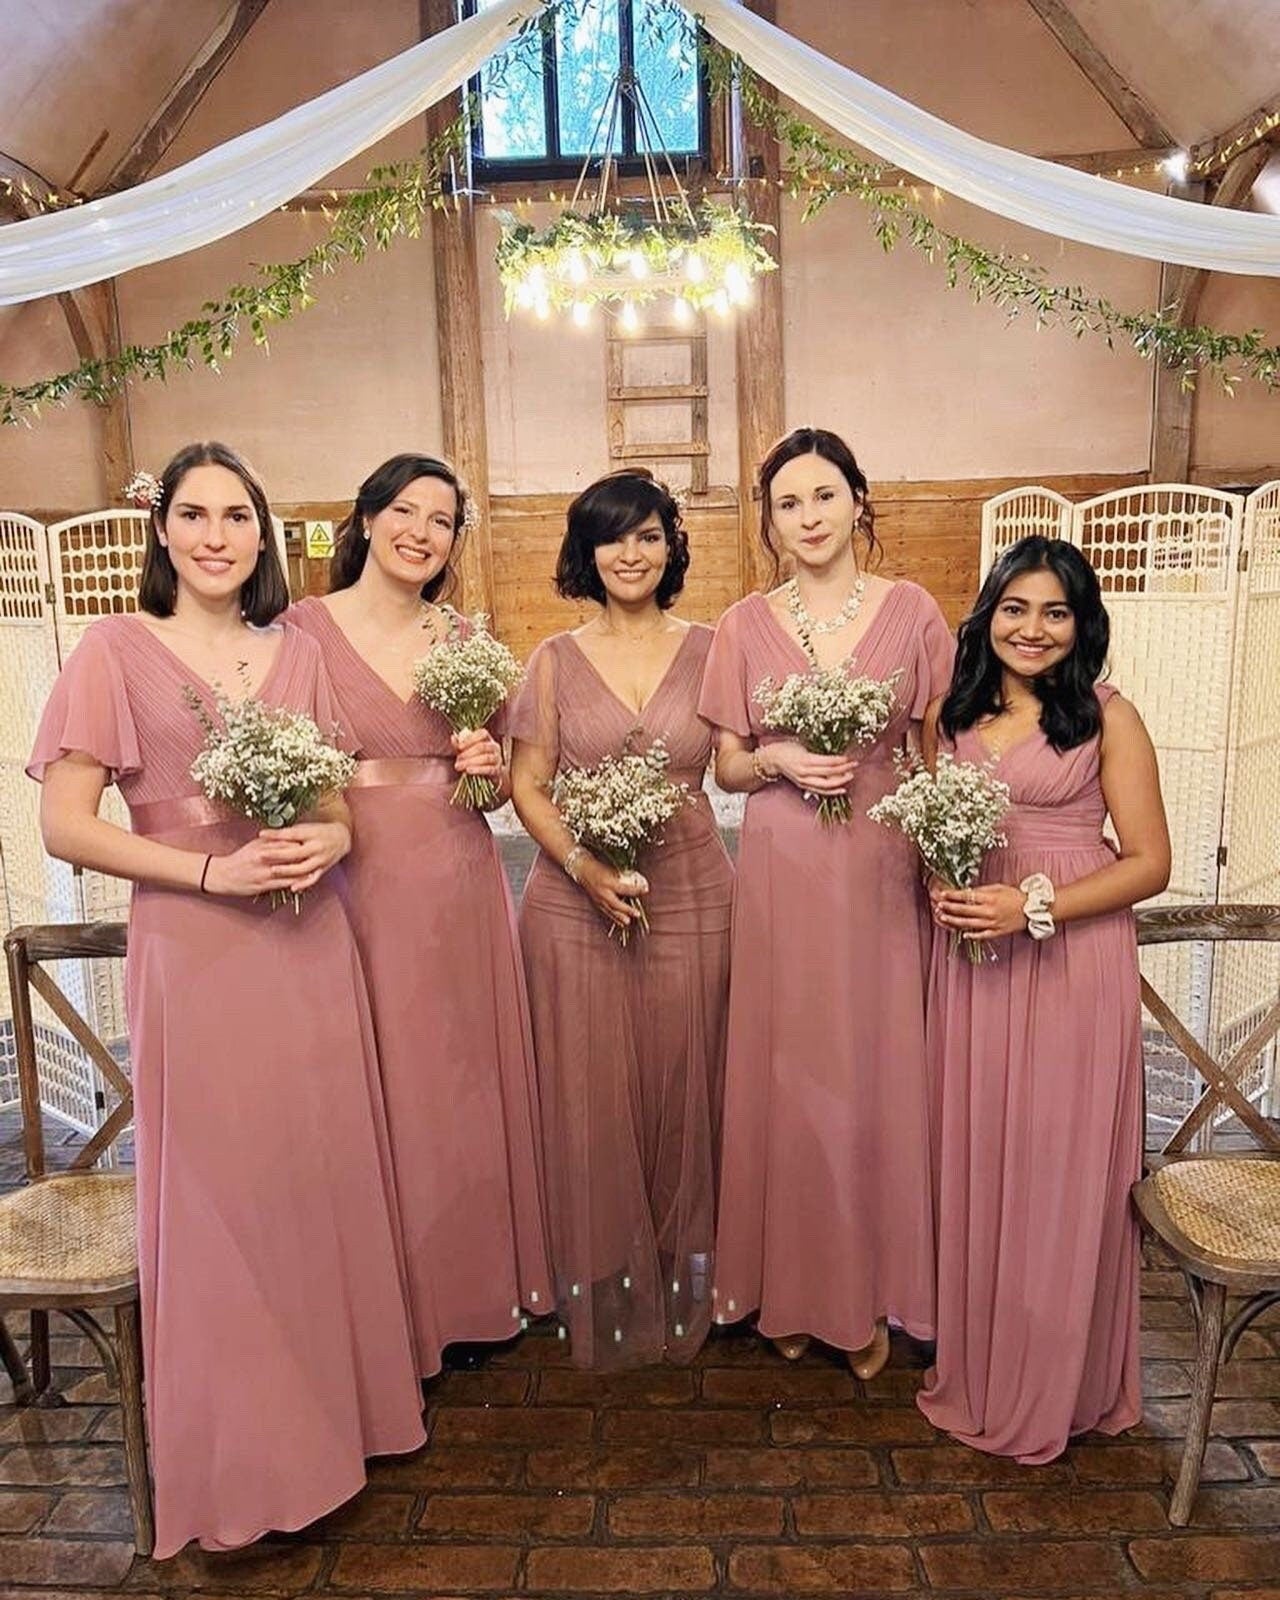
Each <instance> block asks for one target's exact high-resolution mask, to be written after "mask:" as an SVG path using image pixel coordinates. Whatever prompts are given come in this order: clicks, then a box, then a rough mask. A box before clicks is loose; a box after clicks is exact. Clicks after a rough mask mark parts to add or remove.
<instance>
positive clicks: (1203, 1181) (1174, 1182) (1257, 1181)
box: [1151, 1156, 1280, 1264]
mask: <svg viewBox="0 0 1280 1600" xmlns="http://www.w3.org/2000/svg"><path fill="white" fill-rule="evenodd" d="M1151 1183H1152V1187H1153V1188H1154V1189H1155V1192H1156V1194H1157V1195H1158V1197H1159V1199H1160V1202H1161V1204H1162V1205H1163V1206H1164V1209H1165V1211H1166V1213H1167V1214H1168V1217H1169V1220H1170V1221H1171V1222H1172V1223H1173V1225H1174V1226H1175V1227H1176V1228H1177V1229H1178V1230H1179V1231H1180V1232H1181V1233H1182V1234H1184V1235H1185V1236H1186V1238H1188V1239H1189V1240H1190V1241H1191V1243H1192V1244H1193V1245H1194V1246H1195V1247H1196V1248H1197V1249H1200V1250H1205V1251H1208V1252H1210V1253H1211V1254H1213V1255H1216V1256H1226V1257H1230V1258H1232V1259H1233V1260H1237V1261H1241V1262H1249V1263H1254V1264H1256V1263H1269V1262H1277V1261H1280V1161H1268V1160H1249V1159H1232V1158H1231V1157H1229V1156H1224V1157H1216V1156H1215V1157H1213V1158H1210V1159H1207V1160H1203V1161H1171V1162H1170V1163H1169V1164H1168V1165H1167V1166H1163V1167H1160V1168H1159V1169H1158V1170H1157V1171H1156V1172H1155V1174H1154V1175H1153V1177H1152V1179H1151Z"/></svg>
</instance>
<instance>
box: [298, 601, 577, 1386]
mask: <svg viewBox="0 0 1280 1600" xmlns="http://www.w3.org/2000/svg"><path fill="white" fill-rule="evenodd" d="M289 616H290V618H291V619H292V620H294V622H295V623H296V625H297V627H298V628H300V629H303V630H304V631H305V632H306V633H308V634H309V635H310V636H311V637H312V638H313V639H314V640H315V641H316V643H317V644H318V645H319V647H320V650H321V653H322V655H323V658H324V662H325V665H326V668H327V670H328V674H329V677H330V680H331V682H332V685H333V693H334V698H335V702H336V706H337V714H338V719H339V722H340V724H341V726H342V730H343V735H344V738H345V740H346V741H347V743H348V745H349V747H350V748H351V749H352V750H353V751H354V752H355V754H356V757H357V762H358V766H357V772H356V780H355V783H354V784H353V786H352V787H351V788H350V789H349V790H348V792H347V800H348V803H349V805H350V806H351V813H352V820H353V824H354V841H353V845H352V850H351V854H350V856H349V857H348V860H347V878H348V884H349V900H350V911H351V920H352V924H353V926H354V928H355V932H356V941H357V944H358V946H359V949H360V954H361V958H362V960H363V962H364V967H365V972H366V975H367V978H368V982H369V993H370V997H371V999H372V1002H373V1018H374V1026H375V1029H376V1032H377V1038H378V1056H379V1060H380V1062H381V1066H382V1083H383V1092H384V1095H385V1097H386V1105H387V1119H388V1125H389V1128H390V1134H391V1149H392V1155H393V1159H394V1166H395V1175H396V1189H397V1193H398V1195H399V1200H400V1216H401V1221H402V1226H403V1229H404V1237H405V1244H406V1251H407V1257H408V1272H409V1291H410V1293H409V1301H410V1308H411V1311H412V1316H413V1326H414V1337H415V1343H416V1347H417V1352H418V1370H419V1371H420V1372H421V1373H422V1374H423V1375H424V1376H429V1375H431V1374H433V1373H435V1372H438V1371H439V1370H440V1366H441V1362H442V1358H443V1351H444V1348H445V1346H446V1345H447V1344H451V1343H454V1342H482V1341H496V1340H501V1339H509V1338H511V1337H512V1336H513V1335H514V1334H515V1333H517V1332H518V1331H519V1329H520V1319H521V1310H520V1308H521V1307H524V1308H525V1309H526V1310H528V1311H529V1312H531V1313H532V1314H534V1315H538V1314H541V1313H542V1312H545V1311H547V1310H549V1309H550V1306H551V1278H550V1267H549V1264H548V1260H547V1250H546V1239H545V1221H544V1210H545V1202H544V1197H543V1184H542V1174H541V1148H540V1134H539V1116H538V1105H537V1086H536V1082H535V1078H534V1067H533V1046H532V1042H531V1039H530V1033H529V1008H528V1001H527V999H526V995H525V986H524V974H523V970H522V968H521V963H520V955H519V950H518V947H517V943H516V936H515V913H514V908H513V906H512V903H511V896H510V891H509V889H508V887H507V880H506V874H505V873H504V871H503V868H502V862H501V859H500V857H499V855H498V850H497V846H496V844H495V841H494V838H493V834H492V831H491V830H490V827H489V823H488V819H487V818H486V817H485V816H484V815H483V814H482V813H480V812H478V811H472V810H469V809H467V808H465V807H462V806H455V805H453V804H452V803H451V799H450V797H451V795H452V792H453V787H454V784H455V783H456V782H457V778H458V774H457V771H456V770H455V768H454V762H453V757H454V752H453V747H452V745H451V743H450V739H451V734H452V730H451V729H450V727H449V724H448V722H447V721H446V720H445V718H444V717H443V716H441V715H440V713H439V712H437V711H432V710H430V709H429V708H428V707H426V706H424V705H423V704H422V703H421V702H420V701H419V700H417V699H416V697H410V699H408V700H407V701H406V700H403V699H401V698H400V696H399V695H397V694H396V692H395V690H394V689H392V688H391V686H390V685H389V684H387V683H386V682H385V681H384V680H383V678H382V677H381V676H380V675H379V674H378V673H377V672H375V671H374V669H373V668H372V667H371V666H370V665H369V664H368V662H366V661H365V660H364V658H363V657H362V656H361V655H360V653H359V651H358V650H357V649H356V648H355V646H354V645H353V644H352V643H351V642H350V640H349V639H348V638H347V636H346V634H345V633H344V632H343V631H342V629H341V628H340V627H339V625H338V623H337V621H336V620H335V619H334V617H333V615H332V613H331V612H330V611H329V608H328V607H327V606H325V605H324V604H323V603H322V602H321V601H320V600H318V599H309V600H303V601H300V602H299V603H298V604H297V605H295V606H294V607H293V608H292V609H291V611H290V612H289ZM461 626H464V627H465V626H466V624H465V623H462V624H461ZM427 647H428V641H427V638H426V636H425V635H424V644H423V649H424V653H425V650H426V649H427Z"/></svg>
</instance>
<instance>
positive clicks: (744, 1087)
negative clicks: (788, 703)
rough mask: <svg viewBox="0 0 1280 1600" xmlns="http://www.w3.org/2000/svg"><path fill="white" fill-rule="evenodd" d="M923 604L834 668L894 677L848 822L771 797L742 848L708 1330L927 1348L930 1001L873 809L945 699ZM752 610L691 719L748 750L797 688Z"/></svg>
mask: <svg viewBox="0 0 1280 1600" xmlns="http://www.w3.org/2000/svg"><path fill="white" fill-rule="evenodd" d="M952 657H953V644H952V639H951V634H950V631H949V630H948V628H947V625H946V623H945V621H944V620H943V617H942V614H941V612H940V611H939V610H938V607H937V605H936V603H935V602H934V601H933V600H932V599H931V597H930V596H929V595H928V594H927V593H926V592H925V591H924V590H923V589H921V588H919V587H918V586H917V585H916V584H913V583H905V582H904V583H898V584H896V585H895V586H894V587H893V588H892V589H891V590H890V591H889V593H888V594H887V595H886V596H885V598H884V599H883V601H882V602H881V604H880V606H879V608H878V609H877V611H876V612H875V614H874V615H873V616H872V617H871V618H870V619H869V621H868V624H867V628H866V631H865V633H864V634H863V636H862V638H861V639H860V640H859V642H858V644H857V646H856V648H855V650H854V652H853V655H852V657H851V658H850V660H849V661H848V662H847V670H849V671H850V672H853V673H857V674H859V675H861V676H865V677H874V678H880V679H889V678H891V677H892V678H894V681H895V685H896V688H895V709H894V712H893V715H892V718H891V720H890V722H889V724H888V726H887V727H886V728H885V730H884V731H883V732H882V733H881V735H880V737H879V738H878V739H877V740H876V741H875V743H874V744H873V745H871V746H869V747H868V748H866V749H864V750H859V751H858V769H857V772H856V774H855V777H854V780H853V782H852V783H851V784H850V786H849V798H850V802H851V806H852V811H853V815H852V817H851V818H850V820H849V821H848V822H847V823H844V824H842V825H839V826H833V827H827V826H824V825H823V824H821V823H820V822H819V821H818V818H817V815H816V808H815V806H814V804H813V802H812V801H810V800H808V799H806V798H805V796H804V795H803V794H802V793H801V791H800V790H799V789H797V788H796V787H795V786H794V785H793V784H791V783H789V782H787V781H786V780H785V779H779V780H777V781H776V782H773V783H769V784H766V785H764V786H763V787H761V788H759V789H757V790H756V791H755V792H754V793H752V794H751V795H749V796H748V798H747V803H746V812H745V817H744V820H743V826H742V836H741V840H740V843H739V847H738V891H737V902H736V905H735V911H734V945H733V976H732V982H731V986H730V1000H729V1043H728V1058H727V1066H726V1084H725V1120H724V1149H723V1156H722V1165H723V1178H722V1182H721V1189H720V1230H719V1237H718V1243H717V1252H718V1260H717V1269H716V1316H717V1318H718V1319H719V1320H720V1321H722V1322H735V1321H737V1320H739V1319H741V1318H743V1317H747V1316H750V1315H752V1314H755V1313H758V1315H759V1326H760V1330H761V1332H763V1333H765V1334H768V1335H770V1336H772V1337H775V1338H778V1337H784V1336H787V1335H792V1334H801V1333H808V1334H813V1335H815V1336H817V1337H818V1338H821V1339H823V1340H825V1341H826V1342H827V1343H829V1344H832V1345H835V1346H837V1347H838V1348H841V1349H845V1350H856V1349H859V1348H861V1347H862V1346H863V1345H865V1344H866V1343H867V1342H868V1341H869V1340H870V1339H871V1337H872V1334H873V1331H874V1327H875V1322H876V1319H877V1318H878V1317H882V1316H891V1317H894V1318H896V1319H897V1321H898V1322H900V1323H901V1324H902V1325H903V1326H904V1327H905V1328H907V1329H908V1330H909V1331H910V1332H912V1333H913V1334H916V1335H918V1336H920V1337H922V1338H927V1337H929V1336H930V1335H931V1334H932V1332H933V1317H934V1243H933V1192H932V1183H931V1176H930V1165H929V1095H928V1082H927V1077H926V1071H925V1043H924V985H925V975H926V972H927V969H928V958H929V946H930V929H929V920H928V915H927V909H926V906H925V903H924V899H923V895H922V892H921V886H920V876H919V870H918V867H917V863H916V859H915V854H914V851H913V849H912V848H911V846H910V845H909V844H908V843H907V841H906V840H905V839H904V838H902V837H901V835H899V834H896V833H893V832H891V831H890V830H889V829H887V828H883V827H879V826H877V825H876V824H875V823H874V822H871V821H870V820H869V819H868V818H867V815H866V812H867V808H868V807H869V806H870V805H872V804H873V803H874V802H875V801H876V800H878V799H880V798H881V796H882V795H884V794H887V793H888V792H889V791H890V790H891V789H892V788H893V787H894V786H895V784H896V783H897V775H896V773H895V770H894V765H893V756H894V752H895V751H897V750H901V749H902V748H903V746H904V744H905V743H906V740H907V737H908V733H909V731H910V729H911V728H912V727H913V726H916V725H918V723H919V720H920V718H921V717H922V716H923V715H924V711H925V708H926V707H927V706H928V704H929V702H930V700H932V699H933V698H934V697H935V696H936V695H938V694H941V693H942V692H943V690H944V689H945V688H946V686H947V684H948V683H949V682H950V678H951V665H952ZM809 665H810V664H809V662H808V661H807V659H806V657H805V655H804V652H803V651H802V650H801V649H800V647H799V645H798V644H797V643H796V642H795V640H794V639H792V638H791V636H790V635H789V634H788V633H787V632H786V631H785V630H784V629H783V628H782V626H781V625H780V623H779V622H778V619H777V618H776V616H775V615H774V613H773V611H772V609H771V607H770V605H769V603H768V601H767V600H766V599H765V598H764V596H763V595H758V594H753V595H749V596H748V597H747V598H746V599H744V600H740V601H739V602H738V603H737V604H736V605H733V606H731V607H730V608H729V610H728V611H727V612H726V613H725V615H724V616H723V617H722V618H721V620H720V624H719V626H718V628H717V629H716V638H715V644H714V645H713V647H712V650H711V655H710V659H709V660H708V663H707V670H706V675H705V678H704V682H703V691H702V700H701V706H700V709H701V711H702V715H703V716H704V717H705V718H707V720H708V721H709V722H711V723H713V724H715V725H716V726H717V727H720V728H723V729H726V730H728V731H729V732H731V733H733V734H735V735H736V736H737V737H738V738H740V739H742V740H745V741H748V742H750V743H757V744H763V743H770V742H773V741H775V740H778V739H780V738H784V737H786V736H785V735H781V734H778V733H775V732H773V731H771V730H769V729H766V728H765V726H764V724H763V720H762V717H761V712H760V707H759V704H758V702H757V700H756V692H757V690H758V689H759V686H760V683H761V681H762V680H763V679H764V678H766V677H770V678H772V679H773V680H774V681H775V682H778V681H780V680H781V679H783V678H785V677H787V676H788V675H789V674H791V673H799V672H804V671H806V670H808V669H809Z"/></svg>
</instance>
